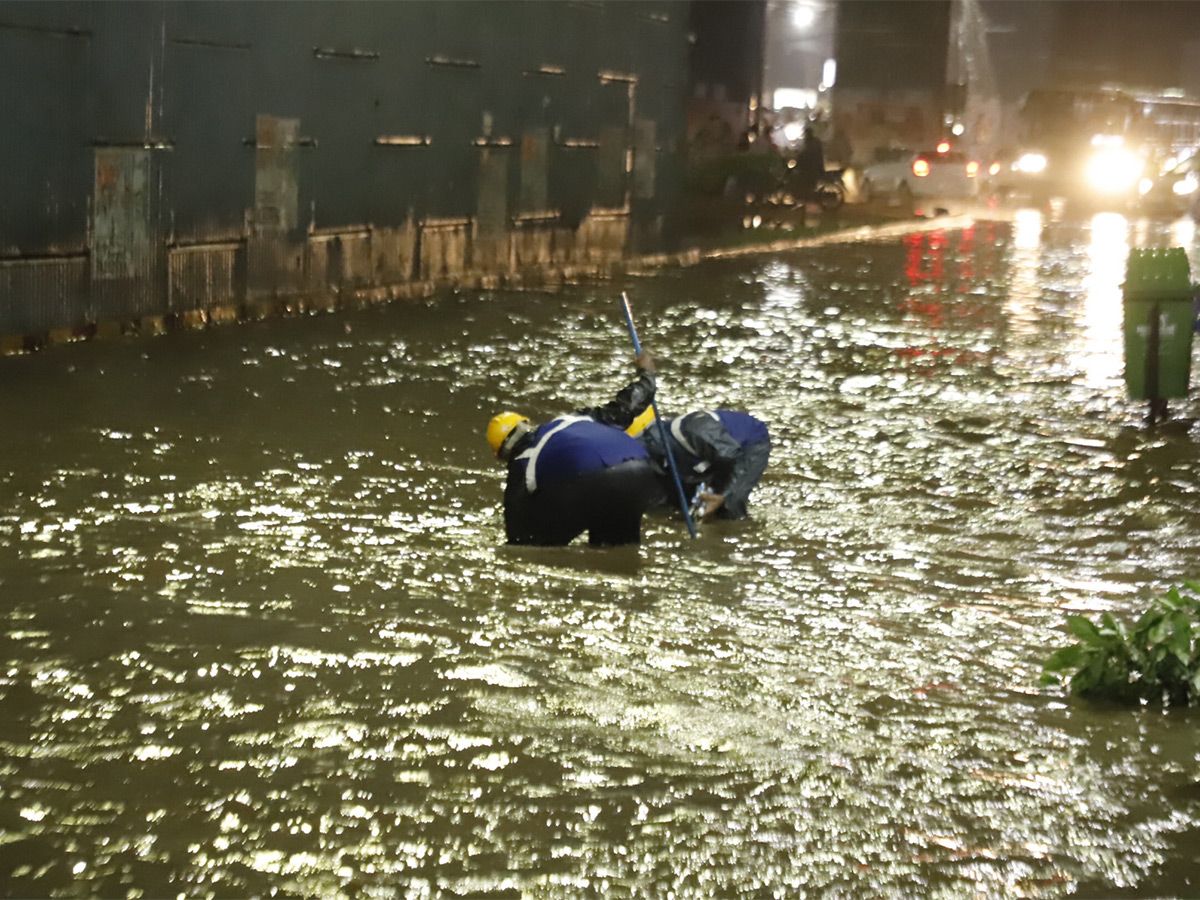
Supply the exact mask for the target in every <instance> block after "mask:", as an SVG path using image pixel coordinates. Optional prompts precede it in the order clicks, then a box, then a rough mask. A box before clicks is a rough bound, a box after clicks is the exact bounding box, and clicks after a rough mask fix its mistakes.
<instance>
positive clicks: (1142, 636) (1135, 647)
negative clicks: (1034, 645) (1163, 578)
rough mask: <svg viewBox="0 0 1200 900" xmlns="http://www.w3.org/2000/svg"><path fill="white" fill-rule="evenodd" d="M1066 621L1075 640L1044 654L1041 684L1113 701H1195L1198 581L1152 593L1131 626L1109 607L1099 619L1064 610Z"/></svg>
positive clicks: (1199, 655)
mask: <svg viewBox="0 0 1200 900" xmlns="http://www.w3.org/2000/svg"><path fill="white" fill-rule="evenodd" d="M1067 626H1068V627H1069V628H1070V629H1071V633H1072V634H1073V635H1075V637H1076V638H1078V639H1079V641H1078V643H1075V644H1072V645H1071V646H1069V647H1063V648H1062V649H1061V650H1059V651H1057V652H1056V653H1054V654H1053V655H1051V657H1050V658H1049V659H1048V660H1046V663H1045V666H1044V669H1045V671H1044V674H1043V675H1042V683H1043V684H1061V683H1063V682H1064V681H1066V682H1068V683H1069V684H1070V688H1071V693H1072V694H1075V695H1077V696H1080V697H1088V698H1092V699H1098V700H1111V701H1115V702H1118V703H1126V704H1139V703H1162V704H1163V705H1165V706H1191V705H1195V704H1200V583H1197V582H1194V581H1185V582H1184V583H1183V587H1182V589H1181V588H1179V587H1172V588H1171V589H1170V590H1169V591H1167V593H1166V595H1165V596H1163V597H1157V598H1155V600H1154V602H1153V603H1152V604H1151V607H1150V609H1148V610H1147V611H1146V612H1145V613H1143V614H1142V616H1141V618H1139V619H1138V620H1137V622H1136V623H1135V624H1134V626H1133V628H1132V629H1127V628H1126V627H1125V626H1124V625H1122V624H1121V623H1120V622H1118V621H1117V620H1116V619H1115V618H1114V617H1113V615H1112V614H1111V613H1104V614H1103V615H1101V617H1100V623H1099V624H1096V623H1094V622H1092V621H1091V620H1089V619H1086V618H1084V617H1083V616H1067Z"/></svg>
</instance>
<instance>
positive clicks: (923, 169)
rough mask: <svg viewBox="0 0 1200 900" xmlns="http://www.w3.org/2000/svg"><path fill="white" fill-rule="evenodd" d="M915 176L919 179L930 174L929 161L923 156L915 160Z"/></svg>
mask: <svg viewBox="0 0 1200 900" xmlns="http://www.w3.org/2000/svg"><path fill="white" fill-rule="evenodd" d="M913 174H914V175H916V176H917V177H918V178H924V177H925V176H926V175H928V174H929V160H927V159H926V158H925V157H923V156H918V157H917V158H916V159H914V160H913Z"/></svg>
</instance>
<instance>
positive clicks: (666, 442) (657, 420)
mask: <svg viewBox="0 0 1200 900" xmlns="http://www.w3.org/2000/svg"><path fill="white" fill-rule="evenodd" d="M621 308H622V309H624V310H625V324H626V325H628V326H629V336H630V337H631V338H633V352H634V353H636V354H637V355H638V356H641V355H642V344H641V341H639V340H638V336H637V329H636V328H634V326H633V312H632V311H631V310H630V309H629V297H628V296H627V295H626V293H625V292H624V291H621ZM650 406H651V407H652V408H653V409H654V424H656V425H657V426H658V436H659V437H660V438H661V439H662V444H663V450H665V451H666V454H667V468H668V469H670V470H671V477H672V478H673V479H674V480H675V490H676V492H677V493H678V494H679V508H680V509H682V510H683V520H684V521H685V522H687V527H688V534H690V535H691V536H692V537H695V536H696V523H695V522H693V521H692V513H691V510H689V509H688V502H687V497H686V496H685V495H684V493H683V482H682V481H680V480H679V470H678V469H677V468H675V455H674V454H673V453H672V452H671V436H670V435H669V434H667V429H666V427H665V426H664V425H663V420H662V416H660V415H659V414H658V403H657V401H656V400H655V399H654V398H653V397H651V398H650Z"/></svg>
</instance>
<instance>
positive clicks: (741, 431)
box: [629, 409, 771, 519]
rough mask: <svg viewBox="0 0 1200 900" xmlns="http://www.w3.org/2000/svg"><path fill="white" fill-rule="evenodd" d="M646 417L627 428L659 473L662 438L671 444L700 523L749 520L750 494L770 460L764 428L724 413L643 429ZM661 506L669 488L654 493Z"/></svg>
mask: <svg viewBox="0 0 1200 900" xmlns="http://www.w3.org/2000/svg"><path fill="white" fill-rule="evenodd" d="M649 419H650V417H649V416H647V415H643V416H639V418H638V419H637V420H636V421H635V423H634V424H633V425H632V426H631V427H630V428H629V432H630V433H631V434H633V435H636V436H637V438H638V440H640V441H641V442H642V443H643V444H645V446H646V449H647V450H649V452H650V455H651V456H652V457H653V458H654V460H655V462H656V463H657V464H658V466H659V469H660V471H665V470H666V458H667V457H666V451H665V450H664V448H663V441H662V432H663V431H666V432H667V434H668V435H669V437H668V440H669V441H670V442H671V454H672V457H673V458H674V460H675V463H676V465H677V466H678V470H679V478H680V481H682V483H683V487H684V490H685V492H686V493H688V494H689V495H690V494H692V493H694V492H696V491H697V490H698V489H700V488H701V487H702V486H704V490H703V491H701V493H700V495H699V497H698V498H697V499H698V500H699V501H700V503H699V504H697V507H698V514H699V516H700V517H701V518H711V517H715V518H720V519H744V518H745V517H746V516H747V515H749V502H750V492H751V491H752V490H754V488H755V486H756V485H757V484H758V481H759V479H760V478H762V475H763V472H765V471H766V469H767V462H768V460H769V459H770V455H771V435H770V431H769V429H768V428H767V425H766V423H765V422H763V421H761V420H759V419H756V418H755V417H754V416H752V415H750V414H749V413H744V412H735V411H734V410H729V409H717V410H707V409H706V410H698V411H696V412H690V413H687V414H685V415H682V416H676V417H675V418H671V419H664V420H663V423H662V424H663V428H662V429H659V428H658V427H654V428H647V427H646V425H647V424H648V423H649ZM659 496H660V498H661V499H660V502H662V503H664V504H665V503H667V502H668V501H667V499H666V498H667V497H668V496H669V485H667V484H666V483H665V480H664V482H663V483H662V484H661V485H660V488H659Z"/></svg>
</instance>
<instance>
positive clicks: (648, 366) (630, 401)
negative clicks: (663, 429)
mask: <svg viewBox="0 0 1200 900" xmlns="http://www.w3.org/2000/svg"><path fill="white" fill-rule="evenodd" d="M656 384H657V382H656V376H655V369H654V359H653V358H652V357H651V356H650V354H649V353H643V354H642V355H641V356H639V357H638V358H637V378H636V379H635V380H634V381H633V383H631V384H629V385H627V386H626V387H624V388H622V389H621V390H620V391H619V392H618V393H617V396H616V397H614V398H613V399H612V400H610V401H608V403H605V404H604V405H603V406H593V407H590V408H589V409H581V410H578V412H579V414H580V415H583V416H591V417H592V418H593V419H595V420H596V421H597V422H603V423H604V424H605V425H612V426H614V427H616V428H620V429H621V430H622V431H624V430H625V429H626V428H628V427H629V425H630V424H631V423H632V422H633V420H634V419H636V418H637V417H638V416H639V415H641V413H642V410H644V409H645V408H646V407H647V406H649V405H650V401H651V400H653V399H654V391H655V387H656Z"/></svg>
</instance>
